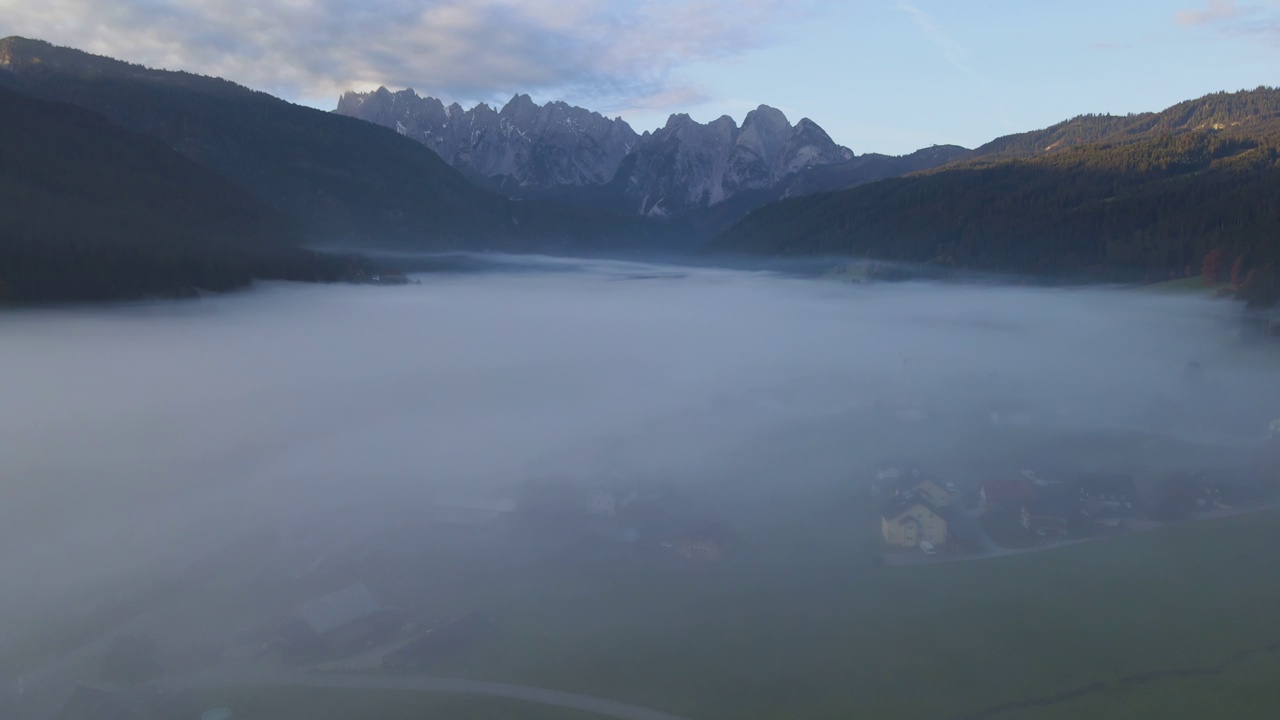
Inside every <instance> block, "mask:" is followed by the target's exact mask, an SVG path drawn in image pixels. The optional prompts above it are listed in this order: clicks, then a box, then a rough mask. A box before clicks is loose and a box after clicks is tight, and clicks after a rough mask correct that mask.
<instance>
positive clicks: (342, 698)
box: [149, 688, 601, 720]
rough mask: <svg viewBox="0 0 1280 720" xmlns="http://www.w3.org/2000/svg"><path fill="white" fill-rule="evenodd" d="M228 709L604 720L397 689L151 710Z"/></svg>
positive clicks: (264, 719)
mask: <svg viewBox="0 0 1280 720" xmlns="http://www.w3.org/2000/svg"><path fill="white" fill-rule="evenodd" d="M213 707H227V708H230V709H231V710H232V712H233V713H234V715H233V716H232V718H233V720H366V719H367V720H512V719H513V718H520V719H521V720H601V718H600V716H599V715H593V714H590V713H584V712H578V711H576V710H565V709H563V708H555V707H549V706H546V705H538V704H535V703H527V702H520V701H517V700H506V699H500V698H475V697H467V696H462V695H448V694H441V693H420V692H406V691H398V690H377V691H374V690H318V689H313V688H312V689H298V688H275V689H248V690H235V689H230V690H207V691H201V692H199V693H184V694H181V695H179V696H176V697H173V698H170V699H168V700H166V701H163V702H161V703H158V704H156V705H155V706H154V707H151V708H149V710H150V711H151V712H152V713H153V714H154V715H155V718H156V720H160V718H164V720H169V719H170V718H174V719H176V718H192V720H194V719H195V718H198V717H200V713H201V712H202V711H203V710H205V709H208V708H213Z"/></svg>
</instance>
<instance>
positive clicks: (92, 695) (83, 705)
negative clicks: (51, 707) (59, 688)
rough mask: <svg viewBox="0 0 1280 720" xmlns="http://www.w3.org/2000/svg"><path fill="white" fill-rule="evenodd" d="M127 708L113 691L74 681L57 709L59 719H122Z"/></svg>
mask: <svg viewBox="0 0 1280 720" xmlns="http://www.w3.org/2000/svg"><path fill="white" fill-rule="evenodd" d="M128 714H129V708H128V706H127V705H126V704H125V703H124V701H123V700H121V699H120V696H119V695H117V694H116V693H115V692H112V691H110V690H106V689H103V688H100V687H94V686H92V685H86V684H85V683H76V687H75V689H74V690H72V691H71V696H70V697H68V698H67V701H66V703H64V704H63V706H62V709H61V711H59V714H58V718H59V720H124V718H125V717H126V716H127V715H128Z"/></svg>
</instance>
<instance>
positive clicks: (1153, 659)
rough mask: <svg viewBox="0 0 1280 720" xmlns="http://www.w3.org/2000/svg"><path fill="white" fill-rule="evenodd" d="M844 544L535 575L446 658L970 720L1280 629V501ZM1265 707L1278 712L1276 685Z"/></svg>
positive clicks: (646, 687)
mask: <svg viewBox="0 0 1280 720" xmlns="http://www.w3.org/2000/svg"><path fill="white" fill-rule="evenodd" d="M815 547H816V546H815ZM790 549H795V548H794V546H792V548H790ZM842 549H845V550H849V551H851V554H850V555H847V556H846V558H847V559H846V560H844V561H840V560H837V559H836V558H838V557H840V553H839V552H831V553H822V554H820V555H819V554H817V552H815V553H813V554H812V555H810V556H808V557H806V556H803V555H800V556H797V555H795V554H793V553H791V552H780V553H778V555H777V556H771V555H770V554H769V553H768V552H761V553H760V554H759V555H757V556H755V557H751V558H743V557H739V558H736V559H734V560H731V561H728V562H726V563H724V564H722V565H720V566H716V567H704V568H692V567H691V568H684V569H681V570H680V571H658V570H655V571H653V572H652V573H651V574H650V576H649V577H645V576H644V575H643V574H638V573H636V572H635V571H634V569H631V570H623V569H618V570H617V571H616V572H612V573H611V572H610V571H609V570H608V569H607V568H606V567H599V568H597V570H596V572H595V573H594V577H593V578H591V579H590V582H588V581H587V579H585V578H583V579H581V580H580V582H577V583H572V582H571V581H572V580H573V578H572V577H571V576H569V575H568V574H566V575H564V576H561V577H557V578H556V581H555V582H550V583H548V582H540V583H536V584H532V583H531V584H530V585H529V586H527V587H524V588H521V592H522V594H521V597H522V602H520V603H515V604H509V605H507V606H506V607H505V608H502V609H500V610H499V611H498V612H497V614H496V619H497V620H498V622H497V627H498V630H497V631H496V632H495V635H494V636H493V637H492V638H491V639H490V641H488V642H486V643H484V644H483V645H482V646H481V647H477V648H475V649H474V650H473V651H472V652H470V653H469V654H468V655H466V656H465V657H463V658H459V659H457V660H456V661H454V662H451V663H450V664H449V666H447V667H441V668H438V669H437V670H438V672H440V673H442V674H460V673H465V674H466V675H468V676H470V677H483V678H485V679H493V680H502V681H508V682H518V683H525V684H532V685H542V686H546V687H554V688H558V689H565V690H575V691H579V692H585V693H590V694H595V695H602V696H605V697H610V698H614V699H617V700H622V701H626V702H633V703H636V704H642V705H648V706H652V707H657V708H660V709H664V710H668V711H671V712H676V713H680V714H684V715H687V716H689V717H693V718H704V719H709V718H775V717H814V718H822V717H852V716H863V717H887V716H894V717H900V718H939V717H941V718H948V717H957V718H958V717H964V716H967V715H971V714H977V713H981V712H983V711H984V710H987V709H989V708H991V707H994V706H997V705H1001V704H1004V703H1010V702H1018V701H1026V700H1030V699H1035V698H1041V697H1047V696H1052V695H1054V694H1057V693H1061V692H1063V691H1067V690H1071V689H1074V688H1079V687H1083V686H1088V685H1091V684H1094V683H1099V682H1110V681H1114V680H1117V679H1121V678H1125V677H1127V676H1131V675H1137V674H1141V673H1147V672H1151V671H1157V670H1175V669H1187V668H1202V667H1206V666H1212V665H1216V664H1218V663H1221V662H1224V661H1225V660H1227V659H1228V658H1231V657H1233V656H1234V655H1236V654H1237V653H1239V652H1241V651H1244V650H1249V649H1253V648H1257V647H1260V646H1263V645H1267V644H1269V643H1272V642H1276V641H1280V614H1277V613H1276V612H1275V608H1276V604H1277V601H1278V600H1280V513H1277V512H1263V513H1258V514H1255V515H1250V516H1242V517H1236V518H1229V519H1222V520H1212V521H1204V522H1197V523H1191V524H1186V525H1181V526H1176V527H1170V528H1166V529H1162V530H1157V531H1153V532H1149V533H1144V534H1141V535H1137V536H1132V537H1127V538H1121V539H1117V540H1112V541H1103V542H1094V543H1086V544H1082V545H1077V546H1072V547H1067V548H1062V549H1057V550H1050V551H1046V552H1043V553H1033V554H1030V555H1024V556H1018V557H1013V558H1007V559H996V560H983V561H978V562H963V563H951V564H944V565H933V566H918V567H906V568H886V569H882V570H872V569H870V568H869V567H868V564H867V563H864V562H861V560H860V557H865V556H860V554H859V553H858V552H856V550H857V548H854V547H847V548H842ZM766 564H767V566H766ZM673 575H678V577H673ZM547 579H549V578H545V577H544V580H547ZM539 588H546V589H552V588H554V589H555V591H554V592H547V591H546V590H540V589H539ZM1229 677H1233V675H1227V676H1225V677H1224V678H1222V679H1217V680H1203V679H1197V680H1194V681H1188V683H1189V684H1188V687H1189V688H1194V687H1197V686H1203V687H1205V688H1211V687H1213V686H1214V685H1215V684H1217V683H1221V682H1226V678H1229ZM1164 685H1166V686H1178V685H1180V683H1179V682H1176V681H1170V682H1169V683H1165V684H1164ZM1188 692H1194V690H1193V689H1189V690H1188ZM1203 692H1204V693H1211V692H1212V690H1208V689H1206V690H1203ZM1151 696H1152V695H1151V693H1149V692H1146V691H1145V690H1141V689H1137V690H1134V691H1132V692H1126V693H1124V695H1123V698H1122V699H1123V705H1120V706H1118V707H1124V708H1128V709H1130V710H1133V711H1135V715H1131V716H1136V715H1137V714H1139V713H1137V712H1136V711H1137V710H1142V708H1143V707H1145V706H1144V705H1143V703H1144V702H1146V701H1147V699H1149V698H1150V697H1151ZM1081 702H1084V701H1081ZM1090 702H1092V700H1090ZM1097 702H1102V703H1103V704H1106V700H1105V699H1102V700H1098V701H1097ZM1251 702H1253V703H1254V705H1253V707H1255V708H1259V707H1262V708H1267V709H1268V710H1269V713H1274V712H1280V687H1277V686H1268V687H1260V688H1256V692H1255V693H1254V695H1253V699H1252V701H1251ZM1143 712H1145V711H1143Z"/></svg>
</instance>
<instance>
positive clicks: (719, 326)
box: [0, 261, 1280, 602]
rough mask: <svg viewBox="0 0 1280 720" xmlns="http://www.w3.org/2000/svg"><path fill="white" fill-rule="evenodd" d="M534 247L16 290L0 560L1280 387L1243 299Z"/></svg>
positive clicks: (1125, 415) (34, 565)
mask: <svg viewBox="0 0 1280 720" xmlns="http://www.w3.org/2000/svg"><path fill="white" fill-rule="evenodd" d="M530 269H531V268H528V267H525V268H524V270H525V271H524V272H521V273H515V274H483V275H457V276H442V275H428V276H424V277H423V282H422V284H421V285H413V286H408V287H399V288H376V287H350V286H348V287H317V286H288V285H282V286H268V287H265V288H260V289H259V290H257V291H254V292H249V293H243V294H237V295H232V296H226V297H216V298H211V299H206V300H201V301H198V302H187V303H159V304H155V305H136V306H129V305H126V306H120V307H115V308H107V309H96V310H85V311H78V310H57V311H53V310H50V311H40V312H31V313H9V314H6V315H5V317H4V318H3V319H2V327H0V333H3V336H4V338H5V341H4V343H3V345H2V346H0V363H3V366H4V368H5V374H6V382H5V383H4V384H3V385H2V386H0V404H2V405H3V406H4V407H6V408H9V409H10V410H11V411H10V412H7V413H5V415H4V416H3V418H0V490H3V494H4V497H5V503H4V504H3V506H0V547H2V548H3V551H2V552H0V572H2V574H3V576H4V577H9V578H23V583H22V587H21V590H22V593H21V594H22V595H23V597H24V598H25V599H31V598H33V597H34V598H47V597H51V596H53V595H56V594H57V592H58V591H59V590H60V589H62V588H64V587H65V584H66V583H68V582H88V581H91V580H94V579H101V578H104V577H106V578H109V577H113V576H120V575H122V574H123V573H124V572H125V570H126V569H129V570H138V569H144V568H148V567H151V568H156V567H159V568H179V569H180V568H181V567H183V564H184V563H189V562H191V561H192V560H193V559H194V558H196V557H197V556H198V555H199V553H201V552H207V551H209V550H210V549H211V548H213V547H217V546H218V545H219V544H220V543H224V542H228V541H230V540H232V539H234V538H235V537H237V536H238V535H240V534H244V533H252V532H261V531H264V530H274V529H279V528H282V527H288V525H289V523H291V522H293V521H294V520H296V519H297V518H299V517H303V516H305V515H307V514H308V513H315V512H320V511H332V510H335V509H339V508H350V507H353V506H367V505H370V504H377V503H382V504H383V505H385V506H391V507H394V508H397V512H408V513H417V514H421V512H422V508H423V507H426V506H427V504H429V503H430V502H431V498H432V496H433V493H436V492H438V491H442V490H446V489H456V488H466V489H468V490H469V491H475V492H489V491H492V492H506V491H510V490H511V489H512V488H513V487H516V486H518V485H519V483H521V482H523V481H525V480H528V479H530V478H531V477H534V476H536V475H538V474H541V473H569V474H573V473H578V474H581V473H588V474H589V473H592V472H599V471H601V468H599V467H594V466H592V461H591V460H590V458H591V457H592V452H594V451H593V450H591V448H592V446H593V444H598V443H599V442H600V440H601V439H602V438H609V439H610V440H609V442H610V443H612V445H611V447H614V449H615V450H616V451H617V452H616V453H615V456H614V457H613V459H612V460H611V461H610V462H615V461H616V462H619V463H623V464H625V465H626V466H627V468H628V470H629V471H630V472H635V473H638V474H641V475H644V474H647V475H649V476H659V477H664V478H673V479H676V480H678V481H680V482H698V481H700V480H702V479H708V478H713V477H728V478H731V479H733V481H734V482H738V481H740V480H742V479H743V478H747V477H750V476H751V474H753V473H754V474H763V475H764V476H765V484H769V483H770V482H772V484H773V485H774V486H776V487H777V488H778V491H780V492H781V491H786V492H791V491H794V489H795V488H796V487H798V486H802V485H803V484H804V483H807V482H813V483H820V482H830V481H842V478H847V477H848V476H849V473H851V472H854V471H856V470H857V469H858V468H864V467H865V466H867V465H868V464H870V463H874V462H875V461H876V459H877V458H874V457H864V456H858V455H857V454H856V453H854V455H850V456H847V457H845V456H839V454H838V453H837V455H833V456H831V457H826V456H825V455H824V456H822V458H821V461H822V462H823V463H825V464H824V465H822V466H821V467H819V466H817V465H815V464H814V463H817V462H818V460H816V459H815V458H818V457H819V456H818V455H814V454H812V453H805V452H801V453H799V454H797V453H796V451H795V450H794V449H787V448H791V446H792V445H793V444H794V443H791V441H785V442H782V444H781V445H778V444H776V442H775V439H776V438H777V437H780V436H782V437H785V436H786V434H787V433H788V432H792V433H794V432H796V428H800V429H801V430H802V431H801V432H799V433H798V434H799V436H801V437H804V438H806V442H813V441H817V442H820V443H821V442H829V445H830V446H831V447H833V448H837V449H838V448H841V447H846V446H848V443H847V442H839V441H838V438H839V437H841V435H840V433H846V434H847V433H850V432H855V430H852V429H850V428H853V427H856V425H850V424H849V423H851V422H853V423H856V422H870V421H871V420H866V421H864V420H858V418H862V417H863V416H864V415H865V414H866V413H875V412H879V411H878V410H876V408H877V407H890V408H891V407H892V406H893V403H895V402H898V401H900V400H904V399H905V400H910V401H916V400H919V401H923V402H928V403H930V406H931V407H933V408H935V409H936V410H937V416H938V417H939V418H940V421H942V422H944V424H943V425H940V426H934V425H930V426H928V427H930V428H932V429H929V430H928V431H927V432H926V431H925V430H921V431H920V433H919V434H918V437H919V438H920V447H919V448H917V454H921V453H924V452H926V451H927V450H928V446H930V444H933V445H937V444H938V443H943V444H945V443H947V442H951V440H948V437H951V436H954V437H953V438H952V439H954V440H955V441H956V442H960V439H962V438H964V437H968V435H967V434H966V433H968V432H970V431H969V430H965V429H964V428H972V427H980V426H982V425H983V424H985V423H986V419H985V418H986V410H987V403H990V402H993V401H995V400H1000V399H1002V398H1003V399H1006V400H1008V399H1013V400H1018V401H1020V402H1026V403H1030V404H1031V405H1032V406H1033V407H1035V408H1037V409H1038V412H1040V413H1041V417H1042V418H1043V420H1044V422H1048V423H1054V424H1058V425H1064V426H1081V427H1138V426H1143V425H1144V423H1146V424H1149V423H1152V422H1157V421H1158V422H1174V423H1175V424H1176V422H1177V421H1178V412H1180V408H1184V409H1185V406H1183V405H1179V400H1178V399H1179V398H1180V397H1181V395H1180V393H1181V392H1182V391H1183V388H1182V383H1181V380H1182V375H1183V370H1184V367H1185V365H1186V363H1187V362H1188V361H1189V360H1197V361H1199V362H1201V363H1203V365H1204V367H1205V368H1206V375H1207V376H1208V377H1209V378H1210V382H1211V383H1212V384H1213V385H1214V386H1215V387H1216V388H1217V389H1218V391H1219V392H1218V394H1217V395H1216V396H1215V397H1216V398H1217V399H1214V400H1206V399H1200V400H1197V401H1196V409H1195V413H1197V414H1196V415H1195V417H1204V418H1211V420H1210V421H1207V422H1205V423H1203V424H1202V425H1201V426H1199V427H1198V428H1197V427H1189V430H1190V431H1197V432H1198V431H1201V430H1203V431H1206V432H1217V433H1220V435H1221V436H1228V437H1230V436H1232V434H1233V433H1234V434H1235V437H1245V438H1254V439H1257V438H1260V437H1261V434H1262V433H1263V431H1264V429H1265V426H1266V421H1267V419H1268V418H1269V417H1270V416H1271V415H1270V413H1272V412H1274V411H1275V408H1276V407H1280V406H1278V405H1276V400H1277V397H1278V393H1277V390H1278V388H1277V387H1276V383H1275V379H1274V376H1273V375H1271V374H1269V372H1268V371H1266V370H1265V368H1263V369H1259V370H1257V371H1250V370H1249V369H1248V366H1247V364H1246V365H1243V366H1242V365H1241V363H1240V362H1239V361H1240V359H1241V356H1240V352H1241V350H1240V348H1239V347H1238V341H1237V340H1236V327H1235V326H1234V325H1233V324H1232V323H1231V322H1230V317H1231V306H1230V305H1228V304H1226V303H1210V302H1207V301H1202V300H1194V299H1187V298H1174V297H1162V296H1154V295H1144V294H1140V293H1130V292H1126V291H1110V290H1089V291H1050V290H1034V289H1025V288H1021V289H1019V288H987V287H960V286H931V285H917V284H901V285H879V286H869V287H851V286H848V285H841V284H837V283H826V282H816V281H801V280H787V279H781V278H776V277H771V276H765V275H758V274H745V273H736V272H719V271H683V270H673V269H670V268H654V267H648V266H633V265H628V264H614V263H596V264H576V263H572V262H567V261H566V262H562V263H559V264H558V266H555V267H552V266H550V265H542V266H538V265H535V266H533V268H532V270H533V272H530V271H529V270H530ZM1259 367H1261V366H1259ZM1153 402H1164V403H1165V404H1164V405H1163V406H1160V407H1161V408H1163V409H1161V410H1160V411H1159V412H1158V413H1157V416H1156V417H1154V418H1153V417H1152V415H1151V408H1152V407H1153V406H1152V403H1153ZM886 404H887V405H886ZM1202 413H1203V415H1201V414H1202ZM867 417H868V418H874V417H875V416H873V415H868V416H867ZM972 423H977V425H976V426H975V425H972ZM788 428H791V429H790V430H788ZM948 428H950V429H948ZM956 428H959V429H956ZM1174 429H1175V430H1177V429H1178V428H1177V427H1176V426H1175V427H1174ZM1184 429H1186V428H1184ZM833 433H834V435H833ZM905 437H907V438H911V437H915V435H911V434H909V435H906V436H905ZM824 438H825V440H824ZM832 438H836V440H837V441H832ZM796 447H799V448H801V449H802V450H803V448H804V447H805V445H803V444H802V445H798V446H796ZM584 448H585V450H584ZM779 448H782V449H779ZM850 452H853V451H852V450H851V451H850ZM584 457H586V458H587V459H586V460H583V458H584ZM735 463H737V464H735ZM770 477H772V478H774V480H773V481H769V480H768V478H770ZM414 508H417V509H416V510H415V509H414ZM348 517H351V516H348ZM345 522H350V521H345V520H344V521H338V522H335V523H333V524H332V525H331V526H330V528H329V531H330V532H332V533H341V532H343V531H344V523H345ZM10 589H11V590H13V592H11V593H7V594H6V596H5V597H6V601H7V602H9V601H17V599H18V597H19V593H18V592H17V588H10Z"/></svg>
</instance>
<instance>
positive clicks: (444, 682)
mask: <svg viewBox="0 0 1280 720" xmlns="http://www.w3.org/2000/svg"><path fill="white" fill-rule="evenodd" d="M156 685H157V686H158V687H164V688H166V689H170V690H188V689H199V688H243V687H314V688H343V689H358V690H418V691H423V692H441V693H458V694H463V695H485V696H489V697H503V698H511V699H513V700H524V701H526V702H532V703H540V704H542V705H554V706H556V707H562V708H567V709H570V710H581V711H584V712H589V713H596V714H597V715H604V716H606V717H614V718H621V720H686V718H682V717H680V716H678V715H672V714H670V713H665V712H661V711H659V710H654V709H652V708H646V707H640V706H639V705H628V704H626V703H621V702H617V701H615V700H607V699H605V698H600V697H595V696H592V695H579V694H578V693H571V692H562V691H560V690H548V689H546V688H539V687H530V686H528V685H510V684H507V683H498V682H485V681H482V680H463V679H460V678H440V677H428V676H425V675H408V674H406V675H379V674H368V675H355V674H331V673H314V672H311V673H308V672H296V671H291V670H288V669H285V668H279V667H270V668H268V667H255V668H253V669H252V670H249V669H245V670H242V671H233V670H230V669H229V668H226V667H219V668H214V669H212V670H210V671H207V672H204V673H198V674H196V675H188V676H186V677H180V678H167V679H164V680H161V681H158V682H157V683H156Z"/></svg>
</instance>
